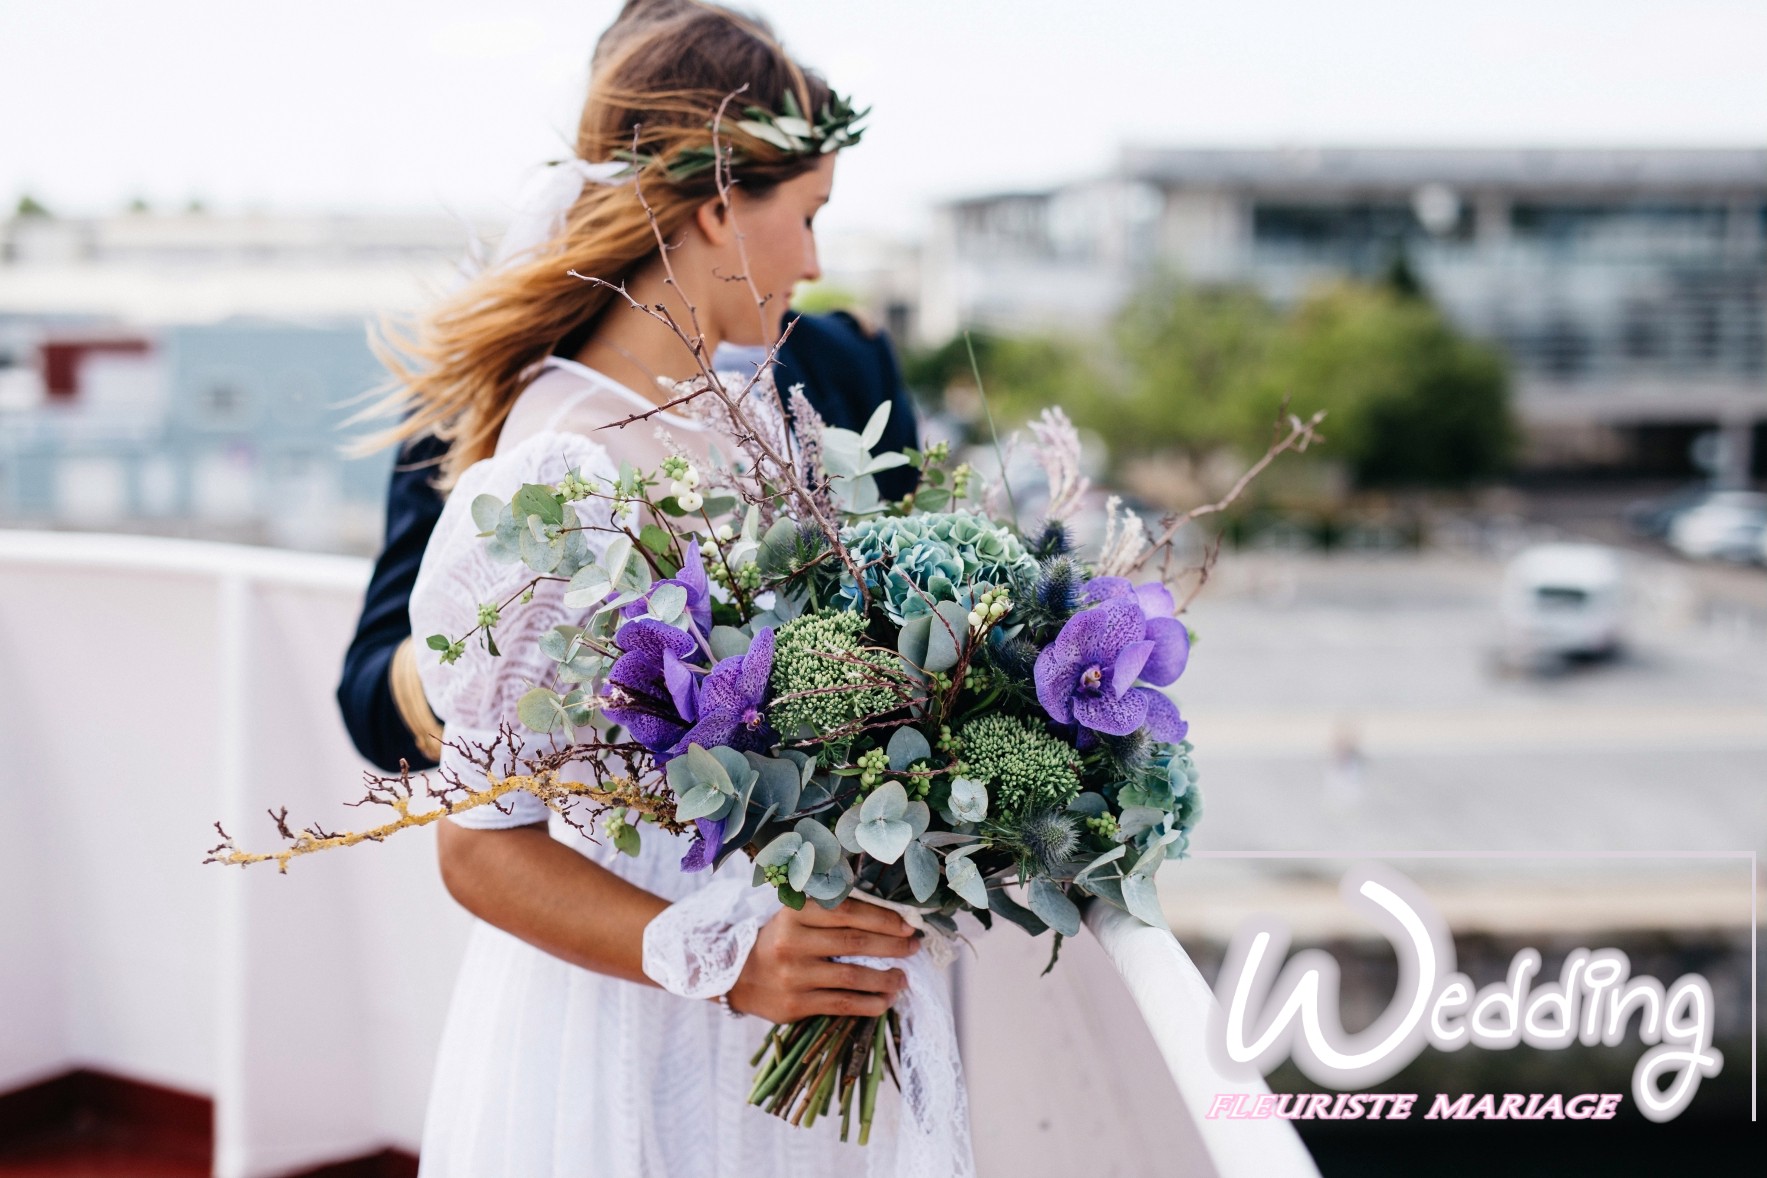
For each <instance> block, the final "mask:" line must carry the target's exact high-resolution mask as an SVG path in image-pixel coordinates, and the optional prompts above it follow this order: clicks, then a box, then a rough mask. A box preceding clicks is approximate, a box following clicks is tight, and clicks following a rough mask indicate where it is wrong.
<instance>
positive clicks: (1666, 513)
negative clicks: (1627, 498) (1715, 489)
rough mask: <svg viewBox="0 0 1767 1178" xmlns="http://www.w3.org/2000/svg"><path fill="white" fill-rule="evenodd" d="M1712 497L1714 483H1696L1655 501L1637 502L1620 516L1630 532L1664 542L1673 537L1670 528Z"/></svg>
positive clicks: (1630, 504)
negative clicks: (1678, 518) (1680, 517)
mask: <svg viewBox="0 0 1767 1178" xmlns="http://www.w3.org/2000/svg"><path fill="white" fill-rule="evenodd" d="M1711 497H1712V485H1711V484H1710V483H1708V482H1698V483H1692V484H1689V485H1688V486H1685V487H1681V488H1678V489H1677V490H1674V491H1671V492H1669V493H1668V494H1667V495H1660V496H1657V497H1656V498H1654V499H1637V500H1634V501H1633V502H1631V503H1628V504H1627V505H1626V506H1625V508H1624V509H1623V510H1622V511H1621V513H1620V515H1621V518H1622V519H1624V520H1625V521H1626V529H1627V530H1628V531H1630V532H1631V533H1632V534H1633V535H1634V536H1643V537H1645V538H1646V539H1650V540H1661V539H1662V538H1663V537H1665V536H1667V535H1668V534H1669V528H1670V526H1671V525H1673V524H1674V522H1675V520H1676V518H1677V517H1679V516H1681V515H1682V514H1684V513H1685V512H1687V511H1690V510H1692V509H1693V508H1695V507H1698V506H1699V505H1700V504H1702V503H1704V502H1705V501H1706V500H1708V499H1710V498H1711Z"/></svg>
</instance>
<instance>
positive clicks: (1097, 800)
mask: <svg viewBox="0 0 1767 1178" xmlns="http://www.w3.org/2000/svg"><path fill="white" fill-rule="evenodd" d="M1109 811H1110V803H1109V802H1107V801H1105V800H1104V795H1103V794H1101V793H1093V792H1092V791H1091V790H1088V791H1086V792H1085V793H1083V794H1080V795H1079V796H1078V797H1076V798H1075V799H1074V800H1073V801H1071V802H1069V803H1068V813H1070V814H1084V815H1086V816H1087V817H1088V818H1097V817H1098V816H1099V815H1101V814H1105V813H1108V812H1109Z"/></svg>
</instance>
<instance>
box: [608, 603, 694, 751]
mask: <svg viewBox="0 0 1767 1178" xmlns="http://www.w3.org/2000/svg"><path fill="white" fill-rule="evenodd" d="M614 644H615V645H617V646H618V647H619V648H620V650H621V652H622V653H621V655H620V657H619V658H617V659H615V660H614V665H613V666H612V667H611V668H610V669H609V670H608V673H607V690H606V693H605V696H604V698H605V699H606V701H607V702H606V703H605V704H604V705H603V707H602V712H603V714H605V715H606V716H607V718H608V719H610V720H612V721H614V722H615V723H617V724H622V725H624V726H625V728H626V730H627V731H628V732H630V733H631V734H632V739H633V740H636V741H637V742H638V743H639V744H641V745H643V746H644V747H645V748H647V749H649V750H650V751H651V752H653V753H658V754H661V753H663V752H664V750H667V749H669V748H670V747H671V746H673V745H674V743H675V742H676V741H677V740H678V739H680V736H681V734H682V733H683V732H685V731H687V729H688V728H690V727H691V726H692V725H693V722H694V721H695V720H696V719H698V717H699V706H698V691H697V684H696V683H695V682H694V679H695V672H694V668H693V667H692V666H690V665H689V664H688V662H687V660H688V659H689V658H690V657H692V656H693V655H695V654H696V653H697V652H698V651H699V644H698V643H697V642H695V641H694V638H693V635H691V634H689V633H687V631H685V630H679V629H677V628H675V627H674V626H671V625H668V624H667V623H665V622H659V621H657V620H656V619H655V618H639V619H637V620H635V621H630V622H627V623H626V624H625V625H623V626H621V627H620V629H619V632H618V633H616V634H615V635H614Z"/></svg>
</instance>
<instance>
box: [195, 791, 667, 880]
mask: <svg viewBox="0 0 1767 1178" xmlns="http://www.w3.org/2000/svg"><path fill="white" fill-rule="evenodd" d="M518 789H525V790H527V791H528V792H529V793H531V794H533V795H534V796H535V797H537V798H539V799H540V800H541V801H543V802H545V803H546V804H547V806H548V807H549V808H550V809H553V810H560V812H562V810H561V807H562V806H564V805H565V804H566V803H567V802H569V801H571V800H572V799H575V798H588V799H589V800H590V801H593V802H596V803H598V804H599V805H600V806H601V807H603V808H606V809H615V808H623V809H626V810H630V811H633V812H635V813H639V814H643V815H645V816H647V817H649V818H651V819H652V820H653V821H654V822H655V823H656V825H657V826H659V827H661V828H662V829H664V830H667V831H670V832H672V833H679V832H681V831H683V830H685V829H686V826H685V825H684V824H682V823H680V822H677V821H676V820H675V803H674V799H672V798H668V797H664V796H661V795H658V794H654V793H646V792H645V791H644V790H643V789H641V788H640V787H639V785H638V783H637V782H636V781H634V780H633V779H632V778H630V777H618V778H614V779H612V780H611V781H609V782H606V783H600V782H592V781H568V780H564V779H561V778H560V777H559V776H558V774H557V773H556V772H555V771H554V770H551V769H547V770H544V771H542V772H539V773H534V774H511V775H510V776H508V777H490V778H487V785H486V787H485V788H484V789H481V790H474V789H470V788H468V787H466V786H461V787H459V788H458V789H457V790H455V791H452V792H456V793H464V796H463V797H461V798H460V799H459V800H458V801H448V802H444V803H443V804H442V805H441V806H439V807H437V808H436V809H433V810H425V811H422V812H421V813H414V812H413V811H412V809H411V801H412V799H411V798H410V797H409V796H406V795H403V794H398V793H395V794H393V795H392V796H390V797H385V798H371V800H372V801H374V802H376V803H377V804H379V805H383V806H391V807H392V808H393V809H394V810H395V811H397V812H398V817H397V818H395V819H393V820H392V821H390V822H386V823H382V824H381V825H380V826H376V827H374V828H373V829H371V830H359V831H346V832H344V833H342V834H325V835H317V834H314V833H313V832H312V831H310V830H303V831H301V832H300V834H299V835H297V836H296V837H295V839H294V841H293V842H291V843H290V844H289V845H288V846H287V847H284V848H283V849H282V850H280V851H263V852H257V851H241V850H238V849H236V848H234V847H233V845H232V840H231V839H229V840H228V841H227V842H224V843H222V844H221V845H220V846H219V847H216V848H215V850H214V851H213V852H211V853H210V856H209V858H208V859H207V860H205V862H209V863H221V864H228V865H238V866H241V867H246V866H250V865H251V864H253V863H267V862H271V861H274V862H275V863H276V866H277V870H278V871H280V872H287V871H288V864H289V861H290V860H292V859H294V858H295V857H297V856H300V855H311V854H313V853H314V852H315V851H329V850H331V849H332V848H333V847H349V846H354V845H355V844H357V843H363V842H375V843H378V842H381V841H382V840H384V839H385V838H386V837H387V836H388V835H391V834H396V833H397V832H399V831H401V830H410V829H413V828H416V827H420V826H428V825H429V824H430V823H432V822H434V821H436V820H437V819H439V818H445V817H447V816H448V815H450V814H459V813H461V812H462V811H465V810H473V809H477V808H478V807H480V806H488V805H492V804H494V803H495V802H496V801H497V800H498V799H499V798H501V797H503V796H504V795H505V794H508V793H511V792H513V791H515V790H518Z"/></svg>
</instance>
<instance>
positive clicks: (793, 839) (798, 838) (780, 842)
mask: <svg viewBox="0 0 1767 1178" xmlns="http://www.w3.org/2000/svg"><path fill="white" fill-rule="evenodd" d="M804 845H805V844H804V836H803V835H801V834H798V833H797V832H795V831H790V830H788V831H786V832H785V833H784V834H782V835H780V836H779V837H778V838H776V839H774V840H773V841H772V842H770V843H768V844H767V845H766V846H765V847H762V848H761V853H760V854H758V855H756V856H755V866H756V867H757V868H761V867H783V866H785V865H786V864H787V863H790V862H791V859H792V856H793V855H796V854H797V853H798V850H799V849H800V848H802V847H803V846H804ZM813 853H814V852H812V854H813ZM761 878H765V877H761Z"/></svg>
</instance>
